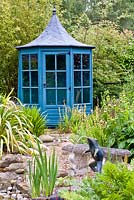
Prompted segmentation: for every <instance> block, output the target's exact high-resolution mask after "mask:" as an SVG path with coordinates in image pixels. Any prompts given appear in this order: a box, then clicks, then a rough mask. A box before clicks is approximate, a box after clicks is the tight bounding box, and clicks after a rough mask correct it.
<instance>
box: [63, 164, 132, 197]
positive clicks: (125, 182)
mask: <svg viewBox="0 0 134 200" xmlns="http://www.w3.org/2000/svg"><path fill="white" fill-rule="evenodd" d="M133 185H134V171H130V170H128V168H127V166H126V165H125V164H123V163H117V164H112V163H110V162H107V163H106V164H105V165H104V167H103V171H102V173H101V174H99V173H97V174H96V176H95V177H91V178H84V179H83V181H82V184H80V189H79V190H77V192H66V191H62V196H63V197H66V199H72V200H76V199H81V200H83V199H89V200H100V199H101V200H104V199H105V200H110V199H111V200H128V199H134V190H133Z"/></svg>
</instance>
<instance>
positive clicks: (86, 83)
mask: <svg viewBox="0 0 134 200" xmlns="http://www.w3.org/2000/svg"><path fill="white" fill-rule="evenodd" d="M89 75H90V74H89V72H87V71H86V72H83V85H84V86H90V77H89Z"/></svg>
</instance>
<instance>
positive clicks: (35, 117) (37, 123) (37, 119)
mask: <svg viewBox="0 0 134 200" xmlns="http://www.w3.org/2000/svg"><path fill="white" fill-rule="evenodd" d="M22 110H23V112H24V115H25V116H26V118H27V119H28V121H29V122H30V124H31V127H30V132H31V133H32V134H34V135H36V136H37V137H39V136H40V135H42V134H44V129H45V124H46V120H45V117H44V116H43V114H41V113H40V111H39V109H37V108H36V107H23V108H22Z"/></svg>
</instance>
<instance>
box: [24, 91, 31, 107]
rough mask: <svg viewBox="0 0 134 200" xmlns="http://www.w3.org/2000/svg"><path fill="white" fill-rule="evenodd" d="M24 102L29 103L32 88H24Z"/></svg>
mask: <svg viewBox="0 0 134 200" xmlns="http://www.w3.org/2000/svg"><path fill="white" fill-rule="evenodd" d="M23 103H26V104H29V103H30V89H29V88H23Z"/></svg>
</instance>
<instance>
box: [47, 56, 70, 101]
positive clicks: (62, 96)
mask: <svg viewBox="0 0 134 200" xmlns="http://www.w3.org/2000/svg"><path fill="white" fill-rule="evenodd" d="M66 100H67V85H66V55H65V54H54V55H46V104H47V105H63V104H65V103H66Z"/></svg>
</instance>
